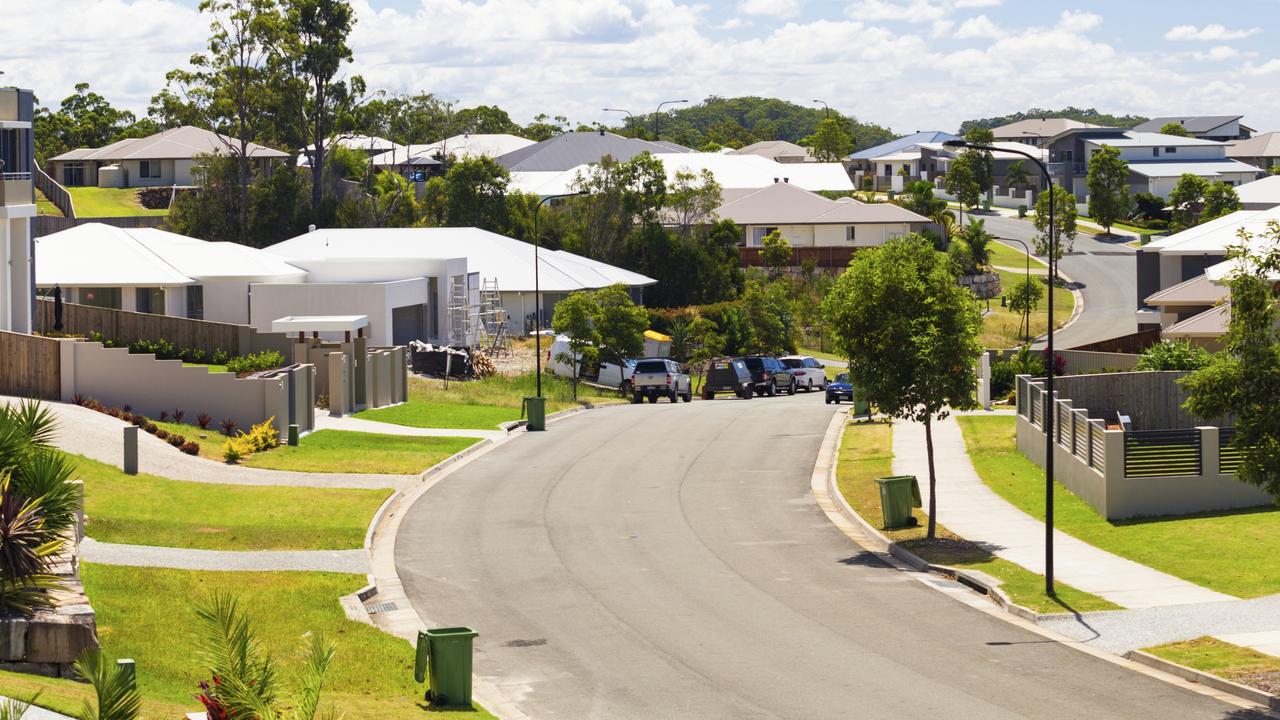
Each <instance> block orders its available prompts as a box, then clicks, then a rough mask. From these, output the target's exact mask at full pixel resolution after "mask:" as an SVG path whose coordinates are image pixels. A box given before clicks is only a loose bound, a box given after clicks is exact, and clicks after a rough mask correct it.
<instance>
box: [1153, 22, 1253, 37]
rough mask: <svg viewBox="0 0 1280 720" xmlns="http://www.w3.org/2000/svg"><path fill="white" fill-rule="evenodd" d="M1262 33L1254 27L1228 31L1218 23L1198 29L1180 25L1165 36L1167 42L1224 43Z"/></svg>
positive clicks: (1192, 26)
mask: <svg viewBox="0 0 1280 720" xmlns="http://www.w3.org/2000/svg"><path fill="white" fill-rule="evenodd" d="M1260 32H1262V28H1259V27H1252V28H1249V29H1247V30H1228V29H1227V28H1225V27H1223V26H1222V25H1218V24H1217V23H1214V24H1210V25H1205V26H1204V27H1202V28H1198V27H1196V26H1195V25H1179V26H1177V27H1175V28H1171V29H1170V30H1169V32H1167V33H1165V34H1164V37H1165V39H1166V40H1205V41H1215V40H1216V41H1223V40H1240V39H1241V38H1247V37H1249V36H1251V35H1257V34H1258V33H1260Z"/></svg>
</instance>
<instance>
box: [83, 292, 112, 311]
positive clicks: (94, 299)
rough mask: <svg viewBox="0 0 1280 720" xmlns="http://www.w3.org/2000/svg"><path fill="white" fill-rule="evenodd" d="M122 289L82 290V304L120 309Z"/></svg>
mask: <svg viewBox="0 0 1280 720" xmlns="http://www.w3.org/2000/svg"><path fill="white" fill-rule="evenodd" d="M120 296H121V292H120V288H118V287H115V288H80V304H81V305H91V306H93V307H100V308H111V309H113V310H119V309H120Z"/></svg>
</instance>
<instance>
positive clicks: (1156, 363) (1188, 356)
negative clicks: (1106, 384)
mask: <svg viewBox="0 0 1280 720" xmlns="http://www.w3.org/2000/svg"><path fill="white" fill-rule="evenodd" d="M1212 361H1213V356H1212V355H1210V354H1209V351H1208V350H1205V349H1204V348H1202V347H1199V346H1197V345H1192V344H1191V341H1190V340H1185V339H1184V340H1163V341H1161V342H1158V343H1156V344H1155V345H1152V346H1151V347H1149V348H1147V349H1146V350H1143V351H1142V354H1141V355H1139V356H1138V364H1137V365H1136V366H1134V369H1135V370H1199V369H1200V368H1202V367H1205V366H1206V365H1208V364H1209V363H1210V362H1212Z"/></svg>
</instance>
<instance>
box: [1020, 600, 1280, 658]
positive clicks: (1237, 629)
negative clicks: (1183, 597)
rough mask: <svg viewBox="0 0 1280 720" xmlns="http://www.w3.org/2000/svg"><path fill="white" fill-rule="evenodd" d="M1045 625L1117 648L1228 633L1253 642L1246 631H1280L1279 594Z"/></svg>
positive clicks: (1097, 615) (1121, 650)
mask: <svg viewBox="0 0 1280 720" xmlns="http://www.w3.org/2000/svg"><path fill="white" fill-rule="evenodd" d="M1040 624H1041V625H1043V626H1044V627H1047V628H1050V629H1052V630H1056V631H1057V632H1060V633H1062V634H1063V635H1066V636H1068V637H1071V638H1075V639H1076V640H1080V641H1081V642H1085V643H1088V644H1090V645H1093V646H1095V647H1099V648H1102V649H1104V650H1109V651H1111V652H1115V653H1124V652H1128V651H1129V650H1138V649H1141V648H1146V647H1151V646H1152V645H1160V644H1163V643H1168V642H1177V641H1179V640H1190V639H1192V638H1198V637H1200V636H1202V635H1215V636H1223V635H1226V636H1228V637H1226V638H1224V639H1226V640H1228V641H1234V642H1236V643H1237V644H1243V645H1250V644H1254V643H1251V642H1250V641H1249V639H1248V638H1247V637H1245V636H1246V635H1247V634H1255V633H1264V632H1275V631H1280V595H1271V596H1268V597H1263V598H1255V599H1253V600H1236V601H1233V602H1211V603H1199V604H1195V605H1172V606H1167V607H1148V608H1137V609H1133V610H1115V611H1110V612H1095V613H1084V614H1083V615H1079V616H1074V617H1073V616H1066V617H1053V618H1046V619H1043V620H1041V621H1040ZM1235 634H1240V636H1239V637H1237V636H1236V635H1235ZM1259 649H1261V648H1259Z"/></svg>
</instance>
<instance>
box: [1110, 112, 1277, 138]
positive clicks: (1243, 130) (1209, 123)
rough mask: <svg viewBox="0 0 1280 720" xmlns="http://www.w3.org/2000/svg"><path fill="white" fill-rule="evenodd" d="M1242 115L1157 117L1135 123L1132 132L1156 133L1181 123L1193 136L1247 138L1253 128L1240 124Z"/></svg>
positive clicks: (1251, 134)
mask: <svg viewBox="0 0 1280 720" xmlns="http://www.w3.org/2000/svg"><path fill="white" fill-rule="evenodd" d="M1242 117H1244V116H1243V115H1178V116H1173V117H1158V118H1151V119H1150V120H1148V121H1146V122H1144V123H1141V124H1139V125H1135V126H1134V127H1133V130H1134V132H1140V133H1158V132H1160V131H1161V130H1163V129H1164V127H1165V126H1166V125H1169V124H1177V125H1181V126H1182V129H1183V130H1186V131H1187V134H1188V135H1190V136H1191V137H1193V138H1200V139H1202V140H1216V141H1218V142H1229V141H1232V140H1248V139H1249V138H1250V137H1252V136H1253V133H1254V130H1253V128H1251V127H1249V126H1247V125H1242V124H1240V118H1242Z"/></svg>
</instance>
